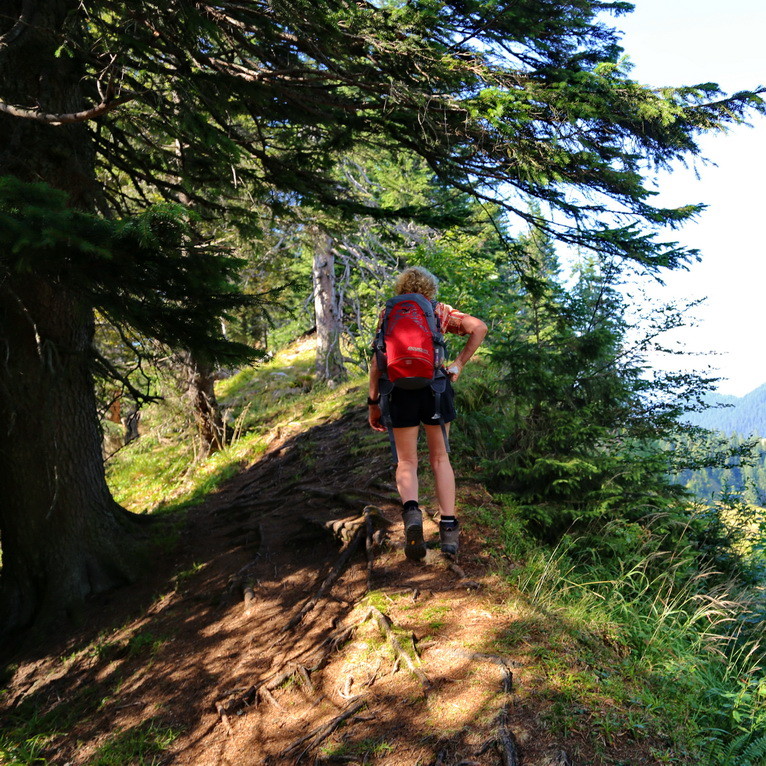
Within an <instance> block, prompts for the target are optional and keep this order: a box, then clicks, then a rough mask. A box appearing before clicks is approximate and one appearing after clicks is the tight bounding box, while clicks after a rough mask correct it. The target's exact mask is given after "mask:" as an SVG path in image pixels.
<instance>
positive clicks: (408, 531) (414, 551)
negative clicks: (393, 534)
mask: <svg viewBox="0 0 766 766" xmlns="http://www.w3.org/2000/svg"><path fill="white" fill-rule="evenodd" d="M402 521H404V537H405V540H406V542H405V543H404V555H405V556H406V557H407V558H408V559H412V560H413V561H420V559H422V558H423V557H424V556H425V555H426V544H425V541H424V540H423V514H422V512H421V510H420V508H410V509H408V510H406V511H402Z"/></svg>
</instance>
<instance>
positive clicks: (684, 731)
mask: <svg viewBox="0 0 766 766" xmlns="http://www.w3.org/2000/svg"><path fill="white" fill-rule="evenodd" d="M469 515H471V516H472V517H473V518H474V519H475V520H476V521H477V522H479V523H481V524H482V525H485V526H486V527H489V528H490V529H491V530H492V531H491V534H492V537H493V540H492V543H491V544H490V548H493V547H494V548H495V562H496V566H497V567H498V569H499V570H500V571H501V572H504V573H505V574H504V576H505V577H506V578H507V579H508V581H509V582H510V583H512V584H513V585H514V586H515V587H516V588H518V590H519V592H520V593H521V594H522V595H523V597H524V598H525V600H526V608H525V609H523V610H522V611H523V613H522V615H521V616H520V618H519V619H518V620H516V621H515V622H513V623H511V625H510V626H509V627H508V628H507V629H506V630H505V631H504V633H503V634H502V635H500V636H498V637H497V639H496V640H495V644H494V646H493V647H490V648H491V649H493V650H494V651H501V652H502V651H503V650H506V651H509V652H510V651H513V652H516V653H518V652H519V651H520V650H523V647H525V646H529V645H530V644H531V645H532V646H533V648H532V649H531V650H529V651H528V656H529V658H530V671H531V672H533V673H536V674H537V676H538V678H540V679H542V680H541V681H540V683H539V689H538V690H537V691H538V693H543V694H545V695H546V696H547V698H548V699H549V701H550V704H549V705H548V707H547V710H546V713H545V718H546V721H547V723H548V725H549V726H550V727H551V729H552V730H554V731H556V732H558V733H560V734H561V735H562V736H570V735H572V734H574V733H578V732H579V733H580V734H583V735H584V734H586V733H587V731H588V730H590V731H591V732H593V733H594V734H595V736H593V735H588V736H589V738H590V739H591V740H592V741H594V742H597V743H601V753H600V757H603V758H606V757H607V755H606V754H607V752H608V750H609V748H611V747H612V746H613V745H614V743H616V742H618V741H620V742H623V743H624V742H625V741H629V740H631V739H633V740H636V741H639V740H644V739H646V740H649V739H652V741H656V740H657V739H659V740H664V742H665V743H666V745H664V746H662V747H658V746H657V745H653V746H652V747H653V749H654V757H655V758H656V762H657V763H690V762H697V763H705V764H708V766H729V764H732V765H733V764H735V763H736V764H740V765H741V766H744V764H748V763H751V760H748V759H749V758H750V756H749V755H747V753H748V749H749V750H750V751H751V752H752V753H757V752H758V750H759V745H758V742H759V738H760V737H761V736H762V734H763V732H764V731H766V678H764V676H763V671H762V669H761V658H762V656H763V651H762V649H761V648H760V643H759V633H758V631H753V630H750V631H749V632H748V631H747V630H745V629H744V628H743V625H744V624H745V621H744V617H745V616H746V615H747V614H748V611H749V609H750V604H749V602H748V599H747V596H746V594H744V593H743V592H742V590H741V589H738V588H737V587H736V586H734V585H732V584H729V585H728V588H727V585H726V584H723V583H720V582H719V581H718V580H717V579H716V577H715V574H714V573H705V572H701V571H699V569H698V567H697V563H696V558H695V552H694V551H693V550H690V549H688V547H687V545H686V543H685V542H684V539H683V536H677V537H676V538H675V542H673V541H672V540H671V539H670V538H668V537H667V536H666V535H665V534H664V532H663V535H655V534H654V533H653V532H652V531H651V529H641V530H640V533H639V530H636V529H634V528H633V527H635V526H637V525H624V527H625V528H622V526H621V525H619V524H616V525H614V527H613V528H607V529H605V530H604V531H603V541H602V542H603V549H602V550H601V555H602V559H601V561H599V560H598V557H597V556H590V555H583V546H584V545H585V544H584V543H583V541H581V540H578V539H568V538H566V537H565V538H564V539H563V540H562V542H561V543H560V544H559V545H558V546H557V547H555V548H553V549H551V548H548V547H546V546H544V545H542V544H538V543H535V542H534V541H533V540H532V539H531V538H530V537H529V536H528V535H527V534H525V532H524V525H523V520H522V519H521V518H519V516H518V515H517V514H516V511H515V509H514V507H513V504H512V502H511V501H510V500H509V499H507V498H506V503H505V507H504V508H503V511H502V512H501V513H498V511H497V509H492V510H491V511H490V510H489V509H486V508H475V509H469ZM612 537H613V539H612ZM668 543H671V547H670V548H669V549H668V550H665V549H664V546H665V545H667V544H668ZM609 545H614V546H616V551H617V554H618V555H614V556H610V555H609V554H608V553H604V551H608V548H609ZM586 547H587V546H586ZM585 552H586V553H588V551H585ZM508 560H512V561H513V562H514V567H512V568H510V569H509V568H508V567H507V562H508ZM515 606H516V608H518V604H517V603H516V604H515ZM573 657H574V658H576V661H573V659H572V658H573ZM738 738H741V742H739V743H738V742H737V740H738ZM765 746H766V745H765ZM731 748H734V753H733V754H729V753H728V751H729V749H731ZM605 762H607V763H611V761H609V760H606V761H605ZM756 763H759V764H761V766H763V764H766V760H762V761H757V760H752V764H756Z"/></svg>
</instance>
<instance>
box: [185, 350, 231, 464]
mask: <svg viewBox="0 0 766 766" xmlns="http://www.w3.org/2000/svg"><path fill="white" fill-rule="evenodd" d="M181 358H182V361H183V364H184V367H185V369H186V371H187V374H188V377H187V382H188V386H189V388H188V394H189V398H190V399H191V403H192V412H193V413H194V422H195V423H196V424H197V433H198V434H199V436H200V439H201V440H202V452H201V456H202V457H207V456H208V455H211V454H212V453H213V452H217V451H218V450H220V449H222V448H223V445H224V429H223V417H222V416H221V408H220V407H219V406H218V400H217V399H216V396H215V376H214V374H213V373H214V369H213V365H212V364H210V362H207V361H205V360H204V359H201V358H200V357H199V356H198V355H197V354H194V353H193V352H191V351H189V352H187V353H185V354H182V357H181Z"/></svg>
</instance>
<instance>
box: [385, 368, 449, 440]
mask: <svg viewBox="0 0 766 766" xmlns="http://www.w3.org/2000/svg"><path fill="white" fill-rule="evenodd" d="M389 406H390V411H391V422H392V424H393V427H394V428H411V427H412V426H417V425H420V424H421V423H423V424H424V425H427V426H438V425H439V421H438V420H437V419H436V418H434V410H435V408H436V404H435V402H434V392H433V390H432V389H431V388H430V387H428V388H417V389H415V390H414V391H413V390H406V389H403V388H395V389H394V390H393V391H392V392H391V399H390V405H389ZM441 411H442V417H443V418H444V422H445V423H451V422H452V421H453V420H454V419H455V392H454V391H453V390H452V384H451V383H450V382H449V380H448V381H447V390H446V391H445V392H444V393H443V394H442V396H441Z"/></svg>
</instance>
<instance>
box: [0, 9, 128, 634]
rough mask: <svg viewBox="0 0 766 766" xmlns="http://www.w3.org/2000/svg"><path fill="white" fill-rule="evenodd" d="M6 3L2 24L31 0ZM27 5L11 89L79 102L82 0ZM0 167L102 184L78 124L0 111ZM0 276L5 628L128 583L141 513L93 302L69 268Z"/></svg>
mask: <svg viewBox="0 0 766 766" xmlns="http://www.w3.org/2000/svg"><path fill="white" fill-rule="evenodd" d="M7 5H8V6H9V7H8V8H7V9H6V10H7V11H8V15H7V16H3V17H2V18H0V35H3V34H5V33H6V32H7V31H8V30H9V29H10V28H11V27H12V26H13V23H14V21H15V19H14V18H9V16H10V14H12V13H13V11H14V10H15V11H16V12H17V13H19V12H21V9H22V3H21V2H16V3H13V2H11V3H7ZM13 6H16V7H15V8H13ZM23 6H24V9H25V10H26V11H30V12H31V13H32V17H30V18H28V19H26V20H25V23H24V24H22V25H21V26H20V27H18V29H19V30H20V33H19V34H18V35H16V34H14V35H12V36H11V37H10V38H9V39H6V40H5V42H6V43H7V44H6V45H3V46H0V92H2V94H3V98H4V100H6V101H8V102H10V103H12V104H15V105H19V106H22V107H26V108H39V109H40V110H42V111H44V112H47V113H59V114H61V113H70V112H76V111H79V110H81V109H83V108H84V106H85V105H86V99H85V98H84V96H83V93H82V92H81V81H82V78H81V71H80V67H79V66H78V64H77V61H76V59H74V58H70V57H69V56H68V55H62V56H57V55H56V51H57V49H58V48H59V47H60V46H61V44H62V38H61V36H60V32H61V29H62V27H63V25H64V23H65V19H66V16H67V14H68V13H69V12H70V11H74V10H75V9H76V8H77V6H78V2H77V0H36V2H34V3H23ZM0 174H6V175H15V176H16V177H18V178H20V179H21V180H23V181H46V182H47V183H49V184H51V185H52V186H54V187H56V188H58V189H61V190H63V191H64V192H66V193H67V194H68V197H69V201H70V204H71V205H72V206H73V207H78V208H80V209H85V210H88V209H92V208H93V204H94V200H95V199H96V196H97V185H96V182H95V173H94V169H93V149H92V146H91V142H90V139H89V135H88V133H87V131H85V129H84V127H83V126H82V125H80V124H73V125H59V126H52V125H47V124H44V123H42V122H39V121H37V120H32V119H25V118H21V117H11V116H8V115H5V114H0ZM0 276H1V277H2V278H0V357H1V358H2V363H1V364H0V430H2V439H0V546H2V573H1V574H0V609H2V613H1V614H0V619H1V620H2V622H0V633H8V632H9V631H11V630H13V629H15V628H20V627H24V626H26V625H29V624H30V623H32V622H33V621H35V620H37V619H38V618H42V621H47V619H49V618H53V617H54V616H58V615H59V614H60V613H61V611H62V610H64V609H68V608H70V607H72V606H74V605H75V604H77V602H79V601H81V600H82V599H83V598H84V597H85V596H87V595H88V594H91V593H96V592H99V591H104V590H106V589H108V588H111V587H113V586H115V585H118V584H121V583H124V582H125V581H127V580H128V579H130V577H131V575H132V574H133V570H134V567H135V566H136V565H137V563H138V562H137V561H136V559H135V551H136V540H137V536H136V532H135V528H134V524H135V522H131V521H130V516H129V514H127V513H126V512H125V511H124V510H123V509H121V508H120V507H119V506H118V505H117V504H116V503H115V502H114V500H113V499H112V497H111V495H110V493H109V490H108V488H107V485H106V481H105V478H104V469H103V462H102V456H101V434H100V431H99V427H98V423H97V420H96V404H95V396H94V390H93V384H92V380H91V377H90V373H89V362H90V358H91V357H90V352H91V341H92V337H93V316H92V309H91V307H90V306H88V305H85V304H83V303H82V302H81V300H80V299H79V297H78V295H77V293H76V290H75V288H76V286H71V287H70V286H68V285H67V284H66V281H65V279H66V278H65V277H64V278H63V279H56V280H48V279H46V278H45V277H41V276H36V275H35V274H34V273H33V272H32V273H29V272H27V273H23V274H22V273H13V272H11V273H6V274H2V275H0Z"/></svg>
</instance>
